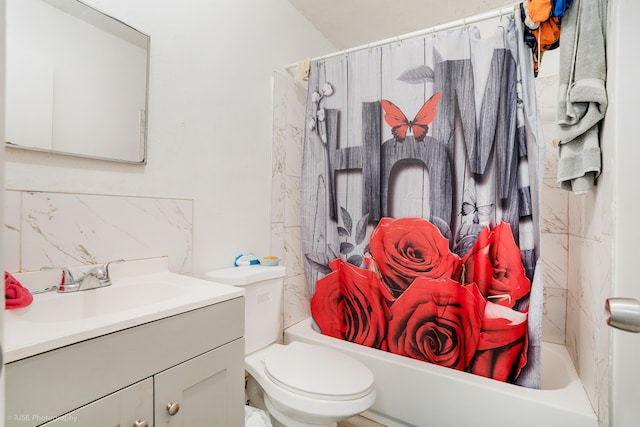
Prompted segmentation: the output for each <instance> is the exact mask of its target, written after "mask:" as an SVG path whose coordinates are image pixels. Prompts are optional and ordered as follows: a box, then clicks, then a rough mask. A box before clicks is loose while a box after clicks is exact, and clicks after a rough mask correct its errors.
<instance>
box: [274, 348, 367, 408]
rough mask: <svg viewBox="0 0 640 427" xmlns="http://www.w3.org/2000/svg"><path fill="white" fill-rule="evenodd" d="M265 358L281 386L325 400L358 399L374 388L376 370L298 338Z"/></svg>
mask: <svg viewBox="0 0 640 427" xmlns="http://www.w3.org/2000/svg"><path fill="white" fill-rule="evenodd" d="M274 350H275V351H273V352H271V353H270V354H268V355H267V356H266V357H265V359H264V364H265V371H266V372H267V375H269V377H270V378H271V379H272V381H274V382H276V383H277V384H278V385H280V386H281V387H283V388H285V389H288V390H290V391H293V392H295V393H298V394H303V395H307V396H310V397H317V398H321V399H325V400H346V399H357V398H359V397H362V396H366V395H367V394H369V393H370V392H371V390H372V389H373V373H372V372H371V371H370V370H369V368H367V367H366V366H365V365H363V364H362V363H360V362H359V361H358V360H356V359H354V358H352V357H350V356H347V355H346V354H344V353H341V352H339V351H337V350H333V349H330V348H326V347H320V346H317V345H312V344H306V343H302V342H298V341H294V342H292V343H291V344H289V345H286V346H281V347H278V348H277V349H274Z"/></svg>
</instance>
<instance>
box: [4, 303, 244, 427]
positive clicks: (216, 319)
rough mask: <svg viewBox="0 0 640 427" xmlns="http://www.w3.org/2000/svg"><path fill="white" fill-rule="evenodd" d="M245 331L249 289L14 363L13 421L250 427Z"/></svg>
mask: <svg viewBox="0 0 640 427" xmlns="http://www.w3.org/2000/svg"><path fill="white" fill-rule="evenodd" d="M243 331H244V298H243V297H239V298H233V299H230V300H227V301H224V302H220V303H217V304H213V305H209V306H205V307H202V308H198V309H195V310H191V311H187V312H185V313H181V314H177V315H174V316H171V317H167V318H163V319H159V320H156V321H152V322H148V323H145V324H142V325H139V326H135V327H132V328H128V329H125V330H121V331H117V332H114V333H111V334H107V335H103V336H99V337H96V338H93V339H90V340H86V341H82V342H79V343H75V344H72V345H69V346H66V347H62V348H58V349H55V350H52V351H49V352H46V353H41V354H38V355H35V356H32V357H28V358H24V359H20V360H17V361H15V362H12V363H9V364H8V365H7V366H6V409H5V410H6V412H5V413H6V416H7V419H6V425H7V426H20V427H26V426H38V425H47V426H53V425H55V426H62V425H78V426H91V427H100V426H110V427H111V426H123V427H125V426H126V427H128V426H136V422H137V421H139V423H138V426H140V427H141V426H144V425H145V424H144V422H146V423H147V425H148V426H149V427H151V426H154V425H155V426H198V425H202V426H220V427H227V426H228V427H236V426H242V425H243V423H244V338H243ZM172 404H174V406H173V407H171V412H172V413H174V414H173V415H170V414H169V410H168V408H169V407H170V405H172ZM176 404H177V405H176ZM178 408H179V409H178ZM74 417H75V418H74ZM69 423H70V424H69Z"/></svg>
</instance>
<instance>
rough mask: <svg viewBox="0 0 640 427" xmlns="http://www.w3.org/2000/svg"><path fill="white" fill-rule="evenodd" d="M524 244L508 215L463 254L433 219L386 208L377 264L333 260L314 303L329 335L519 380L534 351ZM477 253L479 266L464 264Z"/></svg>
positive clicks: (376, 236)
mask: <svg viewBox="0 0 640 427" xmlns="http://www.w3.org/2000/svg"><path fill="white" fill-rule="evenodd" d="M505 231H506V232H505ZM480 236H484V237H482V238H481V237H480ZM374 242H375V243H374ZM374 248H375V249H374ZM389 253H391V255H390V254H389ZM519 254H520V249H519V248H518V246H516V244H515V242H514V240H513V236H512V235H511V232H510V228H509V225H508V224H506V223H504V222H502V223H500V224H499V225H498V226H496V227H495V228H494V229H493V230H489V227H485V229H484V230H482V232H481V233H480V235H479V237H478V240H477V242H476V244H475V245H474V247H473V248H472V249H471V250H470V251H469V253H468V254H467V256H465V257H464V258H463V259H460V258H459V257H457V256H456V255H454V254H453V253H451V252H450V251H449V249H448V240H447V239H445V238H444V237H443V236H442V234H441V233H440V231H439V230H438V228H437V227H435V226H434V225H433V224H431V223H430V222H429V221H428V220H426V219H423V218H401V219H397V220H393V219H391V218H383V219H382V220H381V221H380V222H379V224H378V226H377V227H376V229H375V230H374V231H373V233H371V258H370V259H369V261H368V266H369V269H362V268H359V267H355V266H353V265H351V264H348V263H346V262H344V261H343V260H341V259H336V260H334V261H332V262H331V264H330V266H331V269H332V270H333V272H332V273H330V274H328V275H326V276H325V277H323V278H322V279H320V280H319V281H318V283H317V284H316V292H315V294H314V295H313V298H312V299H311V312H312V314H313V317H314V319H315V320H316V323H317V324H318V327H319V328H320V330H321V332H322V333H323V334H325V335H329V336H332V337H335V338H341V339H345V340H348V341H351V342H355V343H358V344H362V345H367V346H369V347H374V348H379V349H383V350H388V351H390V352H392V353H396V354H399V355H402V356H408V357H412V358H414V359H418V360H423V361H426V362H431V363H435V364H437V365H441V366H446V367H448V368H453V369H458V370H462V371H468V372H472V373H475V374H478V375H482V376H485V377H489V378H494V379H498V380H501V381H514V380H515V379H516V378H517V376H518V374H519V373H520V370H521V369H522V367H523V366H524V365H525V364H526V360H527V358H526V351H525V350H526V343H527V327H526V326H527V323H526V320H527V313H526V312H519V311H516V310H513V309H512V308H513V306H515V302H516V301H517V300H519V299H520V298H523V297H525V296H526V295H527V294H528V293H529V289H530V282H529V279H527V277H526V276H525V272H524V268H523V266H522V261H521V259H520V255H519ZM473 257H476V258H477V259H479V261H478V262H477V268H476V270H473V271H474V272H475V276H473V275H466V274H462V270H463V268H466V266H467V265H472V264H473V262H472V261H471V260H472V259H473ZM390 264H391V266H392V267H394V266H397V265H401V266H402V268H400V269H398V268H388V267H389V265H390ZM382 265H385V266H386V267H385V268H384V269H383V268H380V267H378V266H382ZM440 266H442V267H443V268H438V267H440ZM463 266H465V267H463ZM398 271H401V273H402V280H400V281H402V282H403V283H408V285H407V286H406V287H405V288H403V290H402V291H401V292H398V294H397V298H394V297H392V294H391V293H390V291H389V290H388V288H390V286H389V285H388V284H389V283H391V284H394V283H397V282H398V281H399V279H398V274H397V272H398ZM480 271H481V272H482V275H480V274H478V272H480ZM474 277H477V278H478V282H476V281H474ZM460 280H463V283H461V282H460ZM496 282H497V283H500V286H499V287H496V286H494V287H492V286H491V285H492V284H494V283H496ZM385 284H386V285H385ZM392 286H393V285H392ZM497 292H499V293H497ZM496 297H497V298H496ZM492 299H497V300H498V301H500V302H501V303H502V304H499V303H494V302H491V300H492ZM509 301H513V303H507V302H509ZM496 361H499V363H496Z"/></svg>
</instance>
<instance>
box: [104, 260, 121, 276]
mask: <svg viewBox="0 0 640 427" xmlns="http://www.w3.org/2000/svg"><path fill="white" fill-rule="evenodd" d="M114 262H124V258H120V259H116V260H113V261H109V262H108V263H106V264H105V265H104V267H103V269H104V276H103V277H104V278H105V279H109V265H110V264H113V263H114Z"/></svg>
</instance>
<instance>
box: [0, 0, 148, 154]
mask: <svg viewBox="0 0 640 427" xmlns="http://www.w3.org/2000/svg"><path fill="white" fill-rule="evenodd" d="M6 43H7V45H6V67H7V68H6V83H5V84H6V88H5V90H6V106H5V142H6V145H7V146H9V147H13V148H20V149H28V150H37V151H46V152H54V153H59V154H68V155H73V156H81V157H91V158H99V159H106V160H113V161H121V162H127V163H142V164H144V163H146V133H147V132H146V130H147V125H146V117H147V92H148V90H147V89H148V65H149V36H147V35H145V34H143V33H141V32H139V31H137V30H135V29H134V28H132V27H130V26H128V25H127V24H125V23H123V22H121V21H119V20H117V19H114V18H112V17H110V16H108V15H106V14H104V13H102V12H100V11H98V10H96V9H94V8H92V7H90V6H88V5H86V4H85V3H82V2H80V1H77V0H6Z"/></svg>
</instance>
